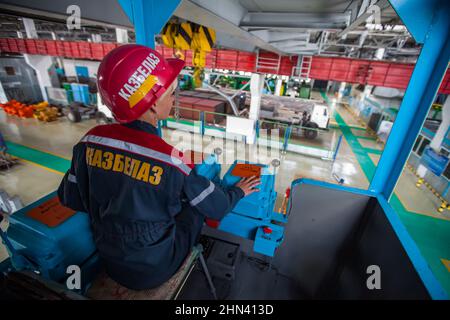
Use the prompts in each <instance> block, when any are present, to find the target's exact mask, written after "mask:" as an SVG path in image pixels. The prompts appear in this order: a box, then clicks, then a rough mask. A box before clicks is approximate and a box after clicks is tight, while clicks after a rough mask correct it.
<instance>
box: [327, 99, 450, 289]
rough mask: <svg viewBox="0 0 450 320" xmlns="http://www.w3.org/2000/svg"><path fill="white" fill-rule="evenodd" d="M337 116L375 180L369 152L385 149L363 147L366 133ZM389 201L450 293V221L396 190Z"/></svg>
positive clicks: (362, 166)
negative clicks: (409, 202)
mask: <svg viewBox="0 0 450 320" xmlns="http://www.w3.org/2000/svg"><path fill="white" fill-rule="evenodd" d="M321 95H322V97H323V98H324V100H325V101H326V102H327V103H328V104H329V100H328V97H327V96H326V95H325V94H324V93H323V92H321ZM335 118H336V122H337V124H338V125H339V127H340V129H341V131H342V133H343V134H344V137H345V139H346V140H347V142H348V144H349V145H350V147H351V148H352V150H353V152H354V154H355V156H356V158H357V160H358V162H359V164H360V165H361V168H362V169H363V172H364V174H365V175H366V177H367V179H369V181H372V178H373V175H374V173H375V169H376V166H375V165H374V163H373V162H372V160H371V159H370V157H369V153H375V154H381V153H382V151H381V150H376V149H370V148H364V147H363V146H362V145H361V144H360V143H359V141H358V139H361V138H362V139H366V137H360V136H355V135H354V134H353V132H352V130H351V128H350V127H349V126H347V124H346V123H345V121H344V119H343V118H342V117H341V115H339V112H337V111H335ZM390 204H391V206H392V207H393V208H394V209H395V211H396V212H397V214H398V215H399V217H400V220H401V221H402V223H403V224H404V226H405V227H406V229H407V230H408V233H409V234H410V236H411V237H412V239H413V240H414V241H415V242H416V244H417V246H418V248H419V250H420V252H421V253H422V255H423V257H424V258H425V260H426V261H427V262H428V265H429V266H430V268H431V270H432V271H433V273H434V275H435V276H436V278H437V279H438V281H439V282H440V283H441V285H442V286H443V288H444V289H445V290H446V292H447V295H448V296H450V271H449V270H447V268H446V267H445V265H444V263H443V262H442V260H441V259H445V260H450V221H447V220H441V219H436V218H433V217H429V216H425V215H422V214H419V213H416V212H411V211H408V210H406V208H405V207H404V206H403V204H402V202H401V201H400V199H399V198H398V196H397V195H396V194H395V193H394V194H393V195H392V197H391V200H390Z"/></svg>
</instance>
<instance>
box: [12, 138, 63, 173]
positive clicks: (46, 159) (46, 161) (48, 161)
mask: <svg viewBox="0 0 450 320" xmlns="http://www.w3.org/2000/svg"><path fill="white" fill-rule="evenodd" d="M6 146H7V147H8V153H9V154H11V155H13V156H14V157H17V158H21V159H24V160H27V161H30V162H33V163H35V164H37V165H39V166H42V167H45V168H48V169H50V170H52V171H57V172H61V173H66V171H67V170H68V169H69V168H70V160H67V159H64V158H61V157H58V156H55V155H52V154H50V153H47V152H43V151H40V150H37V149H33V148H30V147H26V146H24V145H21V144H18V143H14V142H11V141H7V142H6Z"/></svg>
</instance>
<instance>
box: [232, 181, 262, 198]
mask: <svg viewBox="0 0 450 320" xmlns="http://www.w3.org/2000/svg"><path fill="white" fill-rule="evenodd" d="M260 184H261V178H260V177H258V176H253V177H248V178H242V180H241V181H239V182H238V183H236V187H238V188H241V190H242V191H244V194H245V196H248V195H250V194H252V193H253V192H257V191H259V189H258V188H255V187H256V186H258V185H260Z"/></svg>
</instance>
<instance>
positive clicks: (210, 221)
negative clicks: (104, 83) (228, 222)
mask: <svg viewBox="0 0 450 320" xmlns="http://www.w3.org/2000/svg"><path fill="white" fill-rule="evenodd" d="M205 222H206V224H207V225H208V226H209V227H211V228H214V229H217V228H218V227H219V225H220V221H219V220H213V219H208V218H206V219H205Z"/></svg>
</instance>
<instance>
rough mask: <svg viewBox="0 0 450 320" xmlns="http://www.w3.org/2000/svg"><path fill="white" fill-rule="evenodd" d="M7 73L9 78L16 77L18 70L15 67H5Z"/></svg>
mask: <svg viewBox="0 0 450 320" xmlns="http://www.w3.org/2000/svg"><path fill="white" fill-rule="evenodd" d="M5 71H6V74H7V75H8V76H15V75H16V70H15V69H14V67H5Z"/></svg>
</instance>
